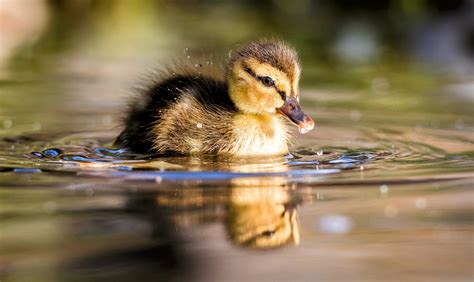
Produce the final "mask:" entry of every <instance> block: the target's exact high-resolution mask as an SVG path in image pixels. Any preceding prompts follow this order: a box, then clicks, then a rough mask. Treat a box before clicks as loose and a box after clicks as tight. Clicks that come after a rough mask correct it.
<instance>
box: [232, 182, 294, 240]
mask: <svg viewBox="0 0 474 282" xmlns="http://www.w3.org/2000/svg"><path fill="white" fill-rule="evenodd" d="M288 196H289V195H288V191H287V190H286V189H284V188H282V187H278V186H276V187H264V188H258V187H255V188H248V187H246V188H234V189H232V194H231V199H230V201H229V211H228V214H227V224H228V230H229V233H230V236H231V238H232V240H233V241H234V242H236V243H237V244H239V245H243V246H249V247H254V248H259V249H267V248H276V247H280V246H283V245H284V244H287V243H290V242H292V243H294V244H295V245H298V244H299V239H300V236H299V229H298V223H297V212H296V205H294V204H293V205H292V204H291V203H289V199H288V198H289V197H288Z"/></svg>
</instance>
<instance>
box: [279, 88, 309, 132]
mask: <svg viewBox="0 0 474 282" xmlns="http://www.w3.org/2000/svg"><path fill="white" fill-rule="evenodd" d="M277 111H278V112H279V113H280V114H282V115H284V116H285V117H287V118H288V119H289V120H290V121H291V122H293V123H294V124H296V126H298V128H299V130H300V133H302V134H304V133H306V132H308V131H310V130H312V129H313V128H314V121H313V120H312V119H311V118H310V117H309V116H308V115H307V114H305V113H304V112H303V111H302V110H301V106H300V104H299V103H298V101H297V100H296V99H295V98H292V97H288V96H285V104H283V106H282V107H281V108H278V109H277Z"/></svg>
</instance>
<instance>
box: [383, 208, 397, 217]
mask: <svg viewBox="0 0 474 282" xmlns="http://www.w3.org/2000/svg"><path fill="white" fill-rule="evenodd" d="M383 212H384V214H385V216H386V217H390V218H394V217H397V215H398V208H397V207H396V206H394V205H387V206H386V207H385V209H384V210H383Z"/></svg>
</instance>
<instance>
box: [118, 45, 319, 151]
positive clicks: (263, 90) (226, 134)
mask: <svg viewBox="0 0 474 282" xmlns="http://www.w3.org/2000/svg"><path fill="white" fill-rule="evenodd" d="M299 76H300V67H299V64H298V58H297V55H296V52H295V51H293V50H292V49H291V48H289V47H288V46H287V45H286V44H284V43H282V42H271V41H260V42H256V43H251V44H249V45H247V46H245V47H243V48H242V49H240V50H239V51H237V52H234V53H232V55H231V57H230V62H229V64H228V67H227V75H226V81H224V80H220V79H216V78H213V77H211V76H208V75H204V74H200V73H198V72H197V71H196V70H186V71H175V72H174V73H173V75H171V76H168V77H167V78H164V79H162V80H160V81H158V82H157V83H155V84H153V85H151V87H150V88H148V89H147V90H146V92H145V93H144V95H143V97H141V99H143V101H138V103H136V104H135V105H132V108H131V111H130V112H129V115H128V117H127V118H126V120H125V130H124V131H123V132H122V133H121V134H120V136H119V137H118V139H117V141H116V143H117V144H118V145H120V146H124V147H129V148H130V149H131V150H133V151H135V152H144V153H157V152H160V153H161V152H176V153H182V154H188V153H206V154H223V155H236V156H245V155H277V154H285V153H287V152H288V147H287V142H288V136H287V129H286V126H285V124H284V121H283V120H282V119H280V116H279V115H277V113H278V114H281V115H283V116H285V117H287V118H288V119H289V120H290V121H291V122H293V123H294V124H296V125H297V126H298V127H299V128H300V132H306V131H308V130H311V129H312V128H313V127H314V122H313V120H312V119H311V118H310V117H308V116H307V115H306V114H304V113H303V112H302V110H301V108H300V105H299V104H298V101H299V92H298V82H299Z"/></svg>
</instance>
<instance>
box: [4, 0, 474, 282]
mask: <svg viewBox="0 0 474 282" xmlns="http://www.w3.org/2000/svg"><path fill="white" fill-rule="evenodd" d="M132 2H133V1H131V2H130V3H132ZM124 3H125V2H124ZM141 12H143V11H141ZM115 13H116V14H115V15H116V16H117V17H119V16H118V15H120V13H118V12H117V11H116V12H115ZM140 15H141V14H140ZM98 19H99V20H98ZM98 19H95V20H96V21H99V23H101V24H99V23H98V24H97V26H96V27H95V28H96V29H98V30H99V31H97V30H95V29H93V30H95V32H96V35H99V36H96V37H94V36H92V35H88V36H90V37H87V38H89V39H90V42H88V41H87V40H84V41H83V40H80V42H81V44H84V45H79V46H78V47H75V48H73V49H67V48H72V47H71V46H69V44H71V43H70V42H69V41H67V40H72V41H73V42H76V43H77V42H78V41H75V40H78V39H77V38H78V37H77V36H78V35H77V34H76V35H74V34H72V35H71V34H69V33H67V32H66V34H67V35H66V38H60V39H58V42H59V43H61V44H64V45H65V46H66V47H65V46H64V45H60V46H59V47H58V46H56V48H57V49H54V46H53V47H48V46H49V45H48V43H45V42H41V41H40V42H39V43H38V45H37V48H39V50H36V49H34V48H33V49H32V50H28V49H27V50H26V51H23V53H22V52H20V53H19V54H18V55H17V57H13V58H12V59H10V63H9V64H6V65H4V66H3V67H1V71H0V98H1V100H0V254H1V257H0V280H2V281H99V280H100V281H103V280H106V281H109V280H110V281H114V280H115V281H137V280H142V281H148V280H153V279H154V280H183V281H189V280H190V279H192V280H202V281H223V280H240V281H243V280H250V281H267V280H268V281H274V280H275V279H276V280H282V281H289V280H304V281H314V280H315V279H320V280H324V281H325V280H336V281H338V280H346V281H347V280H352V279H358V280H373V281H380V280H393V281H407V280H412V281H420V280H421V281H423V280H424V281H436V280H439V281H446V280H449V281H469V280H471V279H472V276H473V272H472V259H473V253H474V250H473V247H472V246H473V244H472V243H473V242H472V238H473V237H472V236H473V225H472V220H473V219H472V212H473V194H472V187H473V180H474V177H473V167H474V153H473V152H474V131H473V129H474V118H473V116H472V106H473V105H472V102H473V100H472V98H470V97H467V98H466V97H464V96H463V95H458V94H457V92H456V91H453V89H457V88H460V87H461V88H463V85H470V83H471V84H472V82H471V81H466V80H460V79H454V80H450V79H444V78H443V79H442V78H440V77H438V76H436V75H434V74H432V73H431V74H430V73H428V74H427V73H424V72H422V71H420V70H418V69H415V68H412V67H407V66H405V65H400V64H398V63H397V62H393V61H388V62H384V63H383V64H380V65H375V66H374V65H369V66H364V67H360V66H342V67H338V66H332V65H331V67H332V68H328V66H327V65H324V62H317V63H315V62H314V61H313V60H312V55H311V53H312V52H313V51H314V49H312V46H311V45H305V44H300V45H298V48H299V49H300V50H301V53H302V56H303V58H302V61H303V62H304V70H303V81H302V85H301V97H302V98H301V102H302V107H303V109H304V110H305V113H307V114H309V115H310V116H311V117H312V118H313V119H314V121H315V123H316V127H315V129H314V130H312V131H310V132H308V133H306V134H304V135H301V134H299V133H298V132H297V130H296V129H295V130H294V142H293V147H292V149H291V154H289V155H287V156H281V157H272V158H258V159H252V158H250V159H216V158H213V157H196V156H192V157H169V156H146V155H137V154H133V153H132V152H129V151H127V150H124V149H119V148H114V147H113V146H112V143H113V141H114V138H115V137H116V136H117V135H118V134H119V132H120V122H119V121H120V117H121V115H122V111H123V109H124V104H125V101H126V98H127V97H129V96H130V88H131V86H132V85H133V83H135V82H136V81H137V77H139V76H140V73H143V72H146V70H147V67H149V65H148V62H149V60H150V57H153V56H154V55H156V50H153V51H150V49H147V48H144V47H150V46H155V45H153V44H156V42H152V43H146V44H145V43H143V42H142V43H140V42H138V43H137V46H141V47H142V48H144V51H143V52H137V51H136V49H134V48H132V49H133V50H128V49H127V48H128V47H123V49H121V48H118V47H116V48H118V49H113V48H112V47H111V46H120V44H119V43H120V42H122V41H121V40H123V39H121V38H107V37H105V38H104V36H107V34H108V33H107V32H104V31H102V33H101V32H100V30H101V28H100V26H102V25H105V26H107V24H106V23H107V22H108V21H107V18H106V17H105V16H103V17H98ZM62 20H63V21H64V20H65V19H62ZM142 21H143V22H142V24H143V26H141V28H142V29H143V30H145V31H144V33H145V34H154V32H155V30H153V32H152V31H150V30H147V29H146V28H145V26H148V24H149V21H151V19H150V18H146V17H145V19H144V20H142ZM164 21H166V20H164ZM236 21H239V20H238V19H236ZM240 21H241V23H245V22H247V20H246V18H245V17H243V18H241V19H240ZM191 22H192V23H193V24H195V23H196V21H191ZM186 23H187V22H184V23H180V24H182V25H183V26H180V28H183V29H185V27H186ZM136 30H137V29H136V28H135V29H134V31H133V33H132V34H133V36H136V37H132V38H135V39H138V38H140V36H139V34H136V33H135V32H136ZM193 30H197V31H196V32H200V31H199V29H193ZM63 32H64V31H63ZM122 32H125V33H126V30H125V31H123V30H122ZM129 32H131V31H129ZM60 34H62V33H60ZM127 35H129V34H127V33H126V34H125V37H126V36H127ZM201 35H202V34H201ZM46 36H47V35H46ZM109 36H110V35H109ZM168 36H170V38H169V40H168V41H167V43H166V44H165V43H162V44H164V46H161V45H160V47H159V50H162V51H163V52H164V53H165V54H166V55H167V56H168V55H169V56H171V55H173V56H189V57H190V58H191V55H188V53H192V50H193V47H194V46H200V47H202V46H207V48H209V49H213V50H212V51H215V52H222V53H225V52H223V50H222V49H221V47H222V46H227V45H226V44H227V43H226V41H225V40H223V41H219V42H218V43H216V44H217V45H218V46H217V47H216V46H210V45H206V44H205V43H204V42H203V41H201V40H197V39H190V40H189V41H186V43H184V42H176V41H173V40H171V39H173V38H172V35H168ZM145 37H147V36H145ZM79 38H82V37H80V36H79ZM126 38H128V37H126ZM147 38H148V37H147ZM117 41H118V42H119V43H117ZM170 42H171V43H170ZM173 42H175V43H173ZM189 42H191V43H192V44H189ZM87 44H90V45H87ZM147 44H150V45H147ZM172 44H176V46H174V45H173V46H168V45H172ZM185 44H189V45H185ZM73 45H74V44H73ZM190 45H192V46H190ZM38 46H39V47H38ZM45 46H46V47H45ZM61 46H62V47H61ZM97 46H99V47H97ZM178 46H180V47H181V49H179V48H178ZM183 46H189V49H188V48H187V47H183ZM41 48H44V49H41ZM48 48H53V49H48ZM137 48H138V47H137ZM160 48H161V49H160ZM184 48H186V50H185V51H184V52H183V51H182V50H183V49H184ZM202 48H204V47H202ZM222 48H224V47H222ZM64 49H66V50H64ZM109 49H111V50H115V53H114V52H109ZM214 49H215V50H214ZM104 50H105V51H104ZM124 50H125V51H124ZM173 50H175V51H173ZM31 54H35V56H32V55H31ZM192 54H193V56H192V58H194V57H195V56H194V53H192ZM305 54H306V55H305ZM308 54H309V56H308ZM214 62H217V61H214ZM214 62H210V61H209V60H207V61H206V60H204V61H203V62H201V65H198V66H199V67H202V68H206V67H208V66H211V65H213V64H214ZM196 126H197V127H200V126H202V125H200V124H197V125H196Z"/></svg>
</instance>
